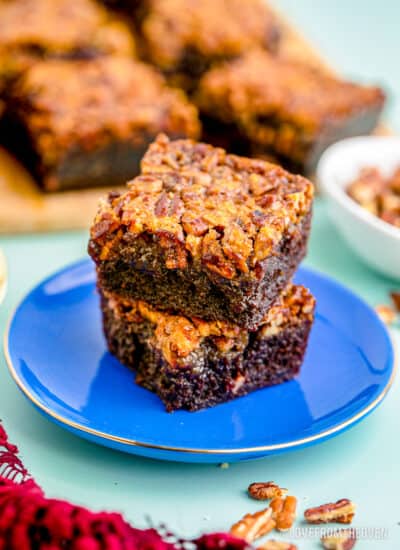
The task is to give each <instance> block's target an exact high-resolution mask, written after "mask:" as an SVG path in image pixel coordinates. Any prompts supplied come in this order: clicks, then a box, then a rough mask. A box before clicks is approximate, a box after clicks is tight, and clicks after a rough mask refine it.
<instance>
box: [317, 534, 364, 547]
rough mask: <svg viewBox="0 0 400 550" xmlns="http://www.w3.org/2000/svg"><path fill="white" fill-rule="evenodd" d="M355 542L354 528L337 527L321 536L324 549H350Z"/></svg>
mask: <svg viewBox="0 0 400 550" xmlns="http://www.w3.org/2000/svg"><path fill="white" fill-rule="evenodd" d="M356 542H357V538H356V534H355V531H354V529H339V530H338V531H335V532H334V533H330V534H328V535H325V536H324V537H321V543H322V546H323V547H324V548H325V550H351V549H352V548H354V546H355V544H356Z"/></svg>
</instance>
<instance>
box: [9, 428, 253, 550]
mask: <svg viewBox="0 0 400 550" xmlns="http://www.w3.org/2000/svg"><path fill="white" fill-rule="evenodd" d="M187 546H188V545H187V543H185V542H184V541H180V542H176V543H170V542H166V541H165V540H164V539H163V538H162V536H161V535H160V534H159V533H158V532H157V531H156V530H155V529H145V530H141V529H135V528H134V527H132V526H131V525H130V524H129V523H127V522H126V521H125V520H124V519H123V517H122V516H121V515H120V514H115V513H108V512H100V513H94V512H91V511H90V510H87V509H86V508H82V507H81V506H75V505H74V504H71V503H69V502H65V501H62V500H55V499H47V498H46V497H45V495H44V493H43V491H42V490H41V488H40V487H39V486H38V485H37V484H36V483H35V482H34V480H33V479H32V478H31V477H30V475H29V473H28V471H27V470H26V468H25V467H24V465H23V464H22V462H21V460H20V458H19V457H18V449H17V447H16V446H15V445H12V444H11V443H9V441H8V437H7V434H6V432H5V430H4V428H3V427H2V425H1V423H0V550H178V549H183V548H184V547H185V548H186V547H187ZM191 546H192V547H193V548H194V549H198V550H244V549H245V548H246V547H247V544H246V543H245V542H244V541H242V540H240V539H235V538H234V537H231V536H230V535H225V534H218V533H217V534H212V535H204V536H203V537H201V538H199V539H197V540H194V541H191Z"/></svg>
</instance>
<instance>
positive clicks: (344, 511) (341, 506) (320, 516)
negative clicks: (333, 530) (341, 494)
mask: <svg viewBox="0 0 400 550" xmlns="http://www.w3.org/2000/svg"><path fill="white" fill-rule="evenodd" d="M355 508H356V507H355V504H354V503H353V502H351V500H349V499H348V498H342V499H341V500H338V501H337V502H330V503H328V504H322V505H321V506H317V507H315V508H308V510H306V511H305V512H304V517H305V519H306V521H307V522H308V523H351V522H352V520H353V517H354V514H355Z"/></svg>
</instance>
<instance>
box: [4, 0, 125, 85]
mask: <svg viewBox="0 0 400 550" xmlns="http://www.w3.org/2000/svg"><path fill="white" fill-rule="evenodd" d="M135 51H136V47H135V40H134V38H133V34H132V32H131V30H130V28H129V27H128V26H127V25H126V24H125V23H124V22H123V21H121V20H120V19H118V18H117V17H116V16H115V15H114V14H112V13H111V12H109V11H107V10H106V9H105V8H104V7H103V6H101V5H100V4H98V3H96V2H95V1H93V0H73V1H71V0H0V93H1V90H2V89H3V90H4V88H5V87H6V86H7V85H8V83H9V82H10V81H12V80H13V79H15V78H16V77H17V76H19V75H20V74H21V73H22V72H23V71H24V70H26V69H27V68H29V67H30V66H32V64H34V63H35V62H36V61H38V60H41V59H47V58H51V57H56V58H60V57H66V58H87V57H93V56H96V55H103V54H114V53H117V54H119V55H128V56H132V55H134V54H135Z"/></svg>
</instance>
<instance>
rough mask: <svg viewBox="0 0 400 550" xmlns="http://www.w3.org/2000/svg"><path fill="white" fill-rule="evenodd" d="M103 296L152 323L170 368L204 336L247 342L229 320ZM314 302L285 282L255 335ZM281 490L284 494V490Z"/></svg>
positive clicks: (135, 319)
mask: <svg viewBox="0 0 400 550" xmlns="http://www.w3.org/2000/svg"><path fill="white" fill-rule="evenodd" d="M115 238H120V235H118V234H117V235H116V237H115ZM195 238H196V237H195ZM103 250H105V247H104V248H103ZM103 296H104V298H105V299H107V300H108V305H109V307H110V308H111V309H112V310H113V311H114V314H115V316H116V317H120V318H123V319H126V320H127V321H129V322H131V323H138V324H141V323H144V322H148V323H150V324H151V325H152V327H151V328H152V332H153V336H152V338H153V340H154V346H155V347H156V348H157V349H159V350H160V351H161V352H162V354H163V356H164V358H165V360H166V361H167V362H168V363H169V364H170V365H171V366H173V367H176V366H181V365H183V366H184V365H185V364H186V363H185V361H186V358H187V357H188V356H189V355H190V354H191V353H192V352H194V351H196V350H198V349H199V348H200V346H201V345H202V343H203V342H204V340H205V339H209V341H210V343H212V344H213V345H214V346H216V347H217V349H218V350H221V351H223V352H228V351H230V350H243V349H244V348H245V347H246V346H247V344H248V338H249V333H248V331H247V330H245V329H242V328H240V327H238V326H237V325H234V324H232V323H228V322H224V321H204V320H202V319H198V318H196V317H184V316H183V315H174V314H171V313H168V312H163V311H159V310H156V309H154V308H152V307H151V306H150V305H149V304H148V303H146V302H143V301H141V300H128V299H124V298H121V297H120V296H118V295H116V294H113V293H111V292H105V291H103ZM314 303H315V300H314V297H313V296H312V295H311V294H310V292H309V291H308V290H307V289H306V288H304V287H298V286H296V285H293V284H289V285H288V287H287V288H286V289H285V290H284V291H283V293H282V294H281V296H280V298H279V303H277V304H276V305H275V306H274V307H273V308H271V309H270V310H269V312H268V315H267V316H266V318H265V323H266V324H265V326H263V327H260V329H259V331H258V332H257V333H256V334H255V337H256V338H258V337H260V338H264V337H267V336H268V334H277V332H279V330H283V329H284V328H285V326H286V324H287V323H288V322H291V323H293V322H299V323H302V322H304V320H305V319H310V320H311V319H312V311H313V309H314ZM244 382H245V377H244V376H243V375H241V374H238V376H237V378H236V380H235V382H234V384H233V386H232V387H231V388H229V389H230V390H231V391H232V392H233V393H236V392H238V391H239V390H240V388H241V386H242V385H243V383H244ZM277 489H279V488H277ZM281 491H282V494H284V491H285V489H281Z"/></svg>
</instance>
